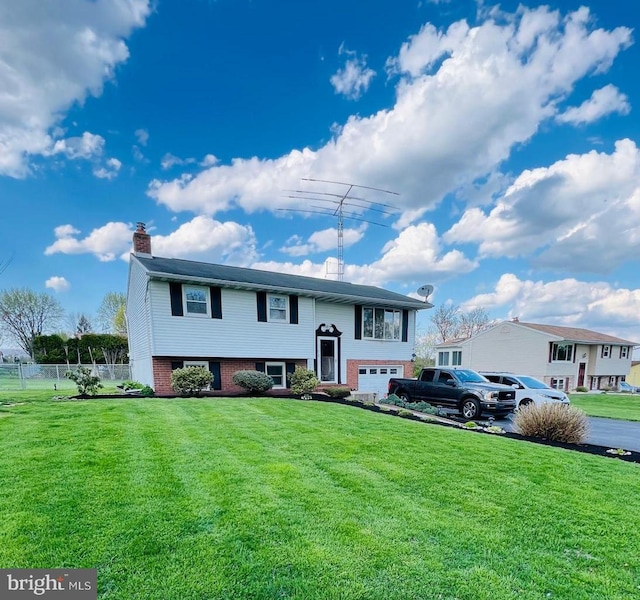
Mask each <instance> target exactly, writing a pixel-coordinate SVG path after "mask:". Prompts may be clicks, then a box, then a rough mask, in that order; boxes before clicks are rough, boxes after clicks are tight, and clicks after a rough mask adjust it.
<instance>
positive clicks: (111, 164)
mask: <svg viewBox="0 0 640 600" xmlns="http://www.w3.org/2000/svg"><path fill="white" fill-rule="evenodd" d="M120 167H122V163H121V162H120V161H119V160H118V159H117V158H109V159H108V160H107V162H106V165H105V166H104V167H99V168H96V169H94V170H93V174H94V175H95V176H96V177H98V178H99V179H113V178H114V177H117V175H118V172H119V171H120Z"/></svg>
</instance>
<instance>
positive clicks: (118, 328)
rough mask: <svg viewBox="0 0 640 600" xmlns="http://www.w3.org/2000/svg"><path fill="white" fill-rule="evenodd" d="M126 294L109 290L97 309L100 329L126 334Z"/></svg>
mask: <svg viewBox="0 0 640 600" xmlns="http://www.w3.org/2000/svg"><path fill="white" fill-rule="evenodd" d="M126 304H127V296H126V295H125V294H122V293H120V292H109V293H108V294H107V295H106V296H105V297H104V298H103V299H102V304H101V305H100V308H99V309H98V322H99V323H100V327H101V328H102V331H104V332H106V333H117V334H119V335H127V328H126V324H125V319H124V314H125V306H126Z"/></svg>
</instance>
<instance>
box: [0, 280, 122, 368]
mask: <svg viewBox="0 0 640 600" xmlns="http://www.w3.org/2000/svg"><path fill="white" fill-rule="evenodd" d="M125 305H126V295H125V294H122V293H118V292H109V293H108V294H106V295H105V297H104V298H103V300H102V303H101V304H100V307H99V309H98V313H97V319H96V323H97V325H98V327H99V328H100V329H101V333H103V334H109V335H111V336H114V338H115V339H114V340H112V341H111V342H109V341H108V340H107V339H106V338H103V337H101V338H100V339H99V340H96V339H94V340H93V343H92V344H90V343H87V344H84V343H80V342H79V341H80V340H82V339H84V338H86V336H87V335H90V334H94V333H95V331H94V325H93V322H92V319H91V317H90V316H89V315H87V314H85V313H69V314H66V313H65V311H64V309H63V308H62V305H61V304H60V302H59V301H58V300H57V299H56V298H54V297H53V296H51V295H50V294H47V293H44V292H34V291H33V290H30V289H28V288H13V289H9V290H4V291H1V292H0V345H2V343H3V341H4V342H5V343H6V342H8V341H9V340H11V341H13V342H14V343H16V344H17V345H18V346H19V347H20V348H21V349H22V350H23V351H24V352H25V353H26V354H28V355H29V356H30V357H31V358H33V359H36V355H37V356H38V357H39V358H43V357H46V356H47V353H48V352H53V351H54V347H55V348H56V350H55V353H56V355H57V356H58V357H60V352H61V351H62V352H64V353H65V356H64V357H62V358H63V360H60V361H59V362H61V363H62V362H67V356H66V354H67V353H69V352H70V348H71V349H72V351H73V352H75V353H76V354H78V353H80V356H82V357H85V358H86V357H88V351H87V350H86V348H88V347H91V348H93V349H94V351H95V352H96V353H97V354H100V353H101V355H102V356H103V357H104V352H103V348H104V350H105V351H106V353H107V355H109V354H110V352H113V351H114V348H116V347H120V346H121V345H122V340H123V339H124V344H125V345H126V336H127V327H126V319H125ZM48 334H53V336H52V335H48ZM54 336H55V338H57V339H59V340H60V342H59V343H58V342H57V341H55V342H54V341H53V340H51V339H44V340H43V338H51V337H54ZM73 339H75V340H76V342H72V341H71V340H73ZM118 339H119V340H120V342H118ZM37 340H38V344H36V341H37ZM65 346H66V350H65V349H64V348H65ZM38 353H39V354H38ZM125 354H126V351H125ZM118 359H120V356H118ZM45 362H55V361H49V360H46V361H45ZM70 362H74V363H75V362H77V361H76V359H75V358H74V359H72V360H71V361H70ZM88 362H94V360H90V361H88ZM100 362H102V361H100ZM114 362H117V361H114Z"/></svg>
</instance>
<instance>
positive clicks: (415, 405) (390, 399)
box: [380, 394, 440, 415]
mask: <svg viewBox="0 0 640 600" xmlns="http://www.w3.org/2000/svg"><path fill="white" fill-rule="evenodd" d="M380 402H383V403H384V404H392V405H393V406H399V407H400V408H410V409H411V410H417V411H418V412H421V413H426V414H428V415H437V414H438V413H439V412H440V411H439V410H438V409H437V408H435V407H434V406H431V404H429V403H428V402H404V400H402V399H400V398H398V396H396V395H395V394H389V395H388V396H387V397H386V398H382V399H381V400H380Z"/></svg>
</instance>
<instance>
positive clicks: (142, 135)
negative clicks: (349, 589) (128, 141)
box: [134, 129, 149, 146]
mask: <svg viewBox="0 0 640 600" xmlns="http://www.w3.org/2000/svg"><path fill="white" fill-rule="evenodd" d="M134 135H135V136H136V139H137V140H138V143H139V144H140V145H141V146H146V145H147V142H148V141H149V132H148V131H147V130H146V129H136V131H135V134H134Z"/></svg>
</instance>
